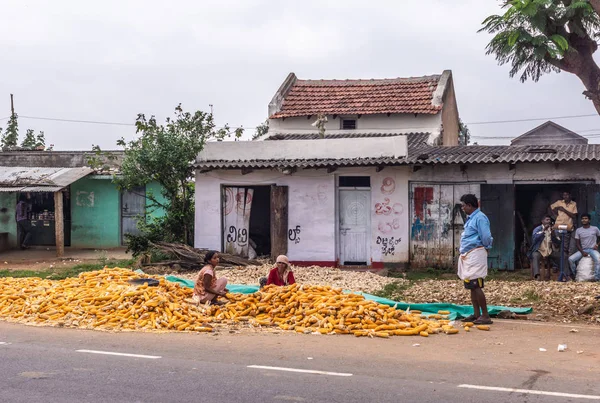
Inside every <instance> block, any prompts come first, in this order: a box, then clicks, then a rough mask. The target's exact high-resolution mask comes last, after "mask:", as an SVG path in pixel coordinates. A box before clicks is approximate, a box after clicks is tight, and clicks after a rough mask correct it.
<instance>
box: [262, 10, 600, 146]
mask: <svg viewBox="0 0 600 403" xmlns="http://www.w3.org/2000/svg"><path fill="white" fill-rule="evenodd" d="M599 1H600V0H599ZM268 132H269V119H267V120H265V121H264V122H263V123H261V124H259V125H258V126H256V130H255V131H254V135H253V136H252V140H256V139H258V138H260V137H262V136H264V135H265V134H267V133H268Z"/></svg>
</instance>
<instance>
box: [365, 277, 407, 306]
mask: <svg viewBox="0 0 600 403" xmlns="http://www.w3.org/2000/svg"><path fill="white" fill-rule="evenodd" d="M410 287H411V284H408V283H401V282H399V281H395V282H393V283H390V284H387V285H386V286H385V287H383V289H381V290H379V291H377V292H375V293H374V295H376V296H378V297H382V298H387V299H391V300H393V301H400V300H402V299H403V298H404V291H406V290H408V289H409V288H410Z"/></svg>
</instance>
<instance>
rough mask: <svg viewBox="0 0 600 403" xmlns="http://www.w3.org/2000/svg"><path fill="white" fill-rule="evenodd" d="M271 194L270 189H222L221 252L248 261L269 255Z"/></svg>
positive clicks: (249, 187)
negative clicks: (247, 259)
mask: <svg viewBox="0 0 600 403" xmlns="http://www.w3.org/2000/svg"><path fill="white" fill-rule="evenodd" d="M271 190H272V187H271V186H243V187H242V186H224V187H222V200H223V207H222V220H223V237H222V239H223V251H224V252H226V253H229V254H232V255H237V256H242V257H249V258H250V259H255V258H256V257H258V256H270V255H271V251H272V248H271V238H272V236H271V231H272V228H271V196H272V195H271ZM286 224H287V223H286ZM286 230H287V228H286ZM284 234H285V232H284ZM284 236H285V235H284ZM284 239H287V238H284Z"/></svg>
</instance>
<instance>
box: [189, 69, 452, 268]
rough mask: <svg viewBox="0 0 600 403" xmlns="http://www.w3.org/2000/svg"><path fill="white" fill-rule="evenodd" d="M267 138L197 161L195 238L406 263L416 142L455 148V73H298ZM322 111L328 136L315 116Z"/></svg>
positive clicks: (216, 147) (340, 261)
mask: <svg viewBox="0 0 600 403" xmlns="http://www.w3.org/2000/svg"><path fill="white" fill-rule="evenodd" d="M269 116H270V119H269V132H268V133H267V134H266V135H265V136H263V137H262V138H261V139H260V141H253V142H211V143H208V144H207V145H206V147H205V149H204V150H203V151H202V152H201V153H200V154H199V156H198V159H197V164H196V226H195V246H196V247H201V248H210V249H216V250H221V251H227V252H230V253H236V254H240V255H247V254H248V253H249V252H250V248H251V247H252V248H253V249H254V250H255V251H256V252H257V253H258V254H259V255H271V256H276V255H277V254H280V253H285V254H287V255H288V256H289V258H290V260H291V261H292V262H293V263H294V264H300V265H323V266H361V267H365V266H366V267H370V268H373V269H381V268H384V267H385V266H389V267H396V266H398V265H404V264H406V263H407V262H408V260H409V237H408V231H409V229H408V223H409V220H408V217H409V213H410V212H409V206H408V200H409V194H408V191H409V179H410V174H411V170H410V167H409V166H408V164H407V161H408V158H409V156H410V155H411V153H412V151H411V150H413V149H415V150H416V149H420V147H425V146H427V147H434V146H445V147H447V146H454V145H456V144H458V122H459V119H458V108H457V105H456V99H455V93H454V86H453V81H452V74H451V72H450V71H444V72H443V73H442V74H440V75H434V76H425V77H416V78H415V77H413V78H399V79H386V80H299V79H297V78H296V76H295V75H294V74H293V73H292V74H290V75H289V76H288V77H287V78H286V80H285V81H284V83H283V84H282V85H281V87H280V88H279V90H278V91H277V93H276V94H275V96H274V97H273V100H272V101H271V103H270V104H269ZM324 117H325V118H326V120H327V122H326V124H325V134H324V138H323V139H321V138H319V136H320V135H319V132H318V130H317V129H316V128H315V127H314V126H313V122H315V120H317V119H319V120H321V121H322V119H323V118H324Z"/></svg>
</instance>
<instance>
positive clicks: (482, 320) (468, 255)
mask: <svg viewBox="0 0 600 403" xmlns="http://www.w3.org/2000/svg"><path fill="white" fill-rule="evenodd" d="M460 202H461V207H462V209H463V211H464V212H465V214H467V216H468V218H467V222H466V223H465V228H464V231H463V233H462V235H461V237H460V257H459V258H458V277H460V279H461V280H463V282H464V285H465V288H466V289H467V290H471V302H472V303H473V315H471V316H468V317H466V318H464V319H463V322H473V323H475V324H476V325H487V324H491V323H492V320H491V319H490V315H489V314H488V310H487V303H486V300H485V294H484V293H483V281H484V279H485V277H486V276H487V272H488V265H487V258H488V250H489V249H490V248H491V247H492V242H493V241H494V239H493V238H492V233H491V232H490V220H488V218H487V216H486V215H485V214H483V213H482V212H481V210H479V202H478V200H477V196H475V195H472V194H466V195H463V196H462V197H461V198H460Z"/></svg>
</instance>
